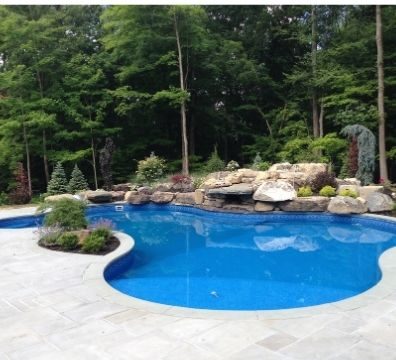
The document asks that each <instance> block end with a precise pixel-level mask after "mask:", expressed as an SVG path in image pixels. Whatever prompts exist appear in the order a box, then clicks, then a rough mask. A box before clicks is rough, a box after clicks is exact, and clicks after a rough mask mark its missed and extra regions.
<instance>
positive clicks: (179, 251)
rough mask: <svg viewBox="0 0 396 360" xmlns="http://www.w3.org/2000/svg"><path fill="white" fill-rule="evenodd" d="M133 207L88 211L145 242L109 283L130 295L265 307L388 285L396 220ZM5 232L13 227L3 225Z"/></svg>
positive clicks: (109, 273)
mask: <svg viewBox="0 0 396 360" xmlns="http://www.w3.org/2000/svg"><path fill="white" fill-rule="evenodd" d="M124 209H125V210H124V211H123V212H116V211H115V210H114V206H100V207H94V208H90V209H89V210H88V217H89V219H90V221H95V220H97V219H100V218H107V219H111V220H112V221H113V222H114V223H115V224H116V226H117V230H120V231H123V232H126V233H128V234H130V235H131V236H132V237H133V238H134V239H135V242H136V244H135V247H134V249H133V250H132V252H130V253H129V254H127V255H126V256H124V257H122V258H121V259H119V260H117V261H116V262H114V263H113V264H111V265H110V266H109V267H108V268H107V269H106V271H105V278H106V280H107V281H108V283H109V284H110V285H111V286H112V287H114V288H115V289H117V290H119V291H121V292H123V293H126V294H128V295H131V296H134V297H137V298H140V299H144V300H148V301H153V302H157V303H161V304H167V305H175V306H183V307H191V308H201V309H227V310H266V309H286V308H295V307H304V306H310V305H318V304H323V303H328V302H333V301H337V300H341V299H345V298H348V297H351V296H354V295H357V294H359V293H361V292H363V291H365V290H367V289H369V288H370V287H372V286H374V285H375V284H376V283H377V282H378V281H379V280H380V278H381V271H380V269H379V266H378V258H379V256H380V255H381V254H382V253H383V252H384V251H385V250H387V249H388V248H390V247H392V246H395V245H396V223H394V222H391V221H380V220H375V219H368V218H363V217H359V216H334V215H329V214H287V213H286V214H263V215H236V214H222V213H212V212H206V211H202V210H198V209H192V208H188V207H175V206H154V205H147V206H125V207H124ZM30 220H32V219H30ZM32 221H36V222H37V219H33V220H32ZM11 222H12V221H11ZM28 222H29V218H25V219H24V220H23V221H22V220H19V223H18V224H17V225H18V226H15V227H25V226H26V224H27V223H28ZM32 223H33V222H31V224H32ZM30 226H34V224H33V225H30ZM1 227H11V225H10V223H8V224H7V223H4V220H1V221H0V228H1Z"/></svg>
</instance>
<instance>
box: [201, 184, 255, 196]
mask: <svg viewBox="0 0 396 360" xmlns="http://www.w3.org/2000/svg"><path fill="white" fill-rule="evenodd" d="M207 194H208V196H218V195H251V194H253V186H252V185H250V184H245V183H242V184H234V185H231V186H227V187H221V188H215V189H210V190H208V191H207Z"/></svg>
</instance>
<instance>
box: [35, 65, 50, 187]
mask: <svg viewBox="0 0 396 360" xmlns="http://www.w3.org/2000/svg"><path fill="white" fill-rule="evenodd" d="M37 81H38V84H39V88H40V97H41V100H43V98H44V93H43V83H42V79H41V76H40V72H39V71H37ZM43 162H44V174H45V181H46V183H47V184H48V182H49V171H48V156H47V134H46V132H45V129H43Z"/></svg>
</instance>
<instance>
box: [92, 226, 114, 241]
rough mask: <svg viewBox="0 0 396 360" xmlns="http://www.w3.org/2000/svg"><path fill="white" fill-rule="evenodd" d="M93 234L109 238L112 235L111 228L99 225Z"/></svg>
mask: <svg viewBox="0 0 396 360" xmlns="http://www.w3.org/2000/svg"><path fill="white" fill-rule="evenodd" d="M91 234H93V235H98V236H102V237H104V238H105V239H106V240H107V239H108V238H109V237H110V236H111V230H110V229H108V228H105V227H98V228H96V229H95V230H93V231H92V233H91Z"/></svg>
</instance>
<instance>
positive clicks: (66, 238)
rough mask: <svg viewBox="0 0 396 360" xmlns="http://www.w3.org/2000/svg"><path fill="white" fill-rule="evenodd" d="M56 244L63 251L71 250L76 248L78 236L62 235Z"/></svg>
mask: <svg viewBox="0 0 396 360" xmlns="http://www.w3.org/2000/svg"><path fill="white" fill-rule="evenodd" d="M56 243H57V244H58V245H59V246H60V247H61V248H62V249H64V250H73V249H75V248H77V246H78V236H77V235H76V234H71V233H64V234H62V235H61V236H59V238H58V240H57V242H56Z"/></svg>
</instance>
